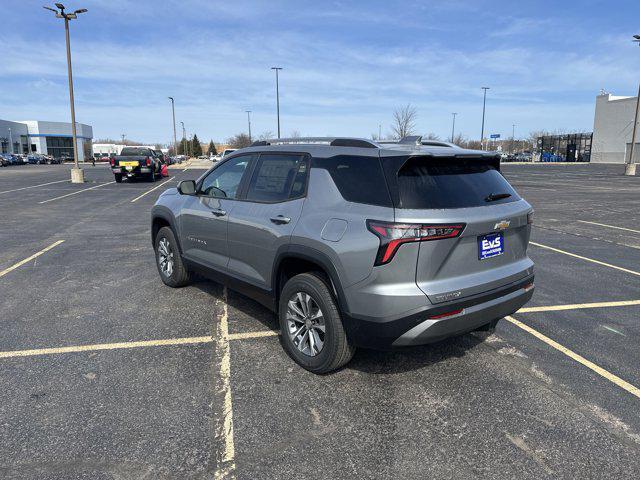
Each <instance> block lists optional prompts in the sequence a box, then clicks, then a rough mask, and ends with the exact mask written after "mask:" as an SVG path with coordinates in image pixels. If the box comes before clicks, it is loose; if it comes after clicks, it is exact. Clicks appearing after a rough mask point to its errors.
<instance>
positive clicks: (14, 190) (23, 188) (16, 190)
mask: <svg viewBox="0 0 640 480" xmlns="http://www.w3.org/2000/svg"><path fill="white" fill-rule="evenodd" d="M62 182H69V180H57V181H55V182H47V183H41V184H40V185H31V186H29V187H22V188H14V189H13V190H5V191H4V192H0V193H11V192H18V191H20V190H27V189H29V188H36V187H44V186H45V185H53V184H54V183H62Z"/></svg>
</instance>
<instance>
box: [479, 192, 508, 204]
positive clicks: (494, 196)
mask: <svg viewBox="0 0 640 480" xmlns="http://www.w3.org/2000/svg"><path fill="white" fill-rule="evenodd" d="M510 196H511V194H510V193H490V194H489V195H487V196H486V197H485V198H484V201H485V202H493V201H495V200H501V199H503V198H509V197H510Z"/></svg>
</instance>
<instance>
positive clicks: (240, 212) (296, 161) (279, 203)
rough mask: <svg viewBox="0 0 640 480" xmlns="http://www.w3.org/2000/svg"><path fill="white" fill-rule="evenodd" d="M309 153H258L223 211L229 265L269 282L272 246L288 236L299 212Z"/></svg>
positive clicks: (260, 281) (283, 242)
mask: <svg viewBox="0 0 640 480" xmlns="http://www.w3.org/2000/svg"><path fill="white" fill-rule="evenodd" d="M308 172H309V159H308V157H307V155H305V154H298V153H263V154H261V155H260V158H259V159H258V161H257V162H256V166H255V168H254V169H253V172H252V175H251V179H250V181H249V182H248V183H247V188H246V193H245V194H244V195H243V197H244V198H243V199H242V201H239V202H237V205H235V206H234V208H233V210H232V211H231V212H230V214H229V236H228V244H229V270H230V271H231V272H232V273H233V274H235V275H237V276H240V277H242V278H243V279H244V280H246V281H249V282H251V283H253V284H255V285H257V286H259V287H263V288H270V287H271V274H272V272H273V263H274V261H275V256H276V252H277V251H278V248H280V247H281V246H282V245H286V244H288V243H289V241H290V237H291V233H292V232H293V229H294V227H295V225H296V222H297V221H298V219H299V218H300V214H301V212H302V205H303V203H304V199H305V195H306V187H307V177H308Z"/></svg>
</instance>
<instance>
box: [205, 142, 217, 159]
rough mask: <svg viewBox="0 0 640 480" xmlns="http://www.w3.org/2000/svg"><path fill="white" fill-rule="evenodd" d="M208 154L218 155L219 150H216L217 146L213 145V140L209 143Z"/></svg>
mask: <svg viewBox="0 0 640 480" xmlns="http://www.w3.org/2000/svg"><path fill="white" fill-rule="evenodd" d="M207 153H208V154H209V156H211V155H217V154H218V150H216V146H215V144H214V143H213V140H211V141H210V142H209V147H208V148H207Z"/></svg>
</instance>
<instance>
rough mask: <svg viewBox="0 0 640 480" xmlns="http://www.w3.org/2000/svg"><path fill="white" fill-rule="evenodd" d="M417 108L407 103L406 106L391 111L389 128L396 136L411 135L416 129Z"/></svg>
mask: <svg viewBox="0 0 640 480" xmlns="http://www.w3.org/2000/svg"><path fill="white" fill-rule="evenodd" d="M417 117H418V112H417V110H416V109H415V108H414V107H412V106H411V104H410V103H408V104H407V105H406V106H404V107H401V108H396V110H395V111H394V112H393V123H392V124H391V130H392V132H393V134H394V136H395V137H396V138H403V137H406V136H408V135H412V134H413V133H414V132H415V129H416V118H417Z"/></svg>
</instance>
